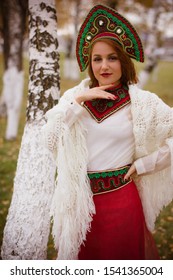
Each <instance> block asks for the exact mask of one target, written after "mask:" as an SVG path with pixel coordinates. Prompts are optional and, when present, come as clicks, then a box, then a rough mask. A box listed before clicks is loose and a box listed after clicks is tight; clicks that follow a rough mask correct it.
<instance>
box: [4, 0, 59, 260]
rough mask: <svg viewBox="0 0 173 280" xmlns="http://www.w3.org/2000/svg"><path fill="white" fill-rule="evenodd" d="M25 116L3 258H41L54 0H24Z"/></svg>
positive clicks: (46, 226)
mask: <svg viewBox="0 0 173 280" xmlns="http://www.w3.org/2000/svg"><path fill="white" fill-rule="evenodd" d="M29 42H30V46H29V58H30V70H29V71H30V72H29V94H28V104H27V121H26V125H25V129H24V134H23V138H22V143H21V148H20V152H19V157H18V164H17V170H16V176H15V179H14V191H13V196H12V201H11V205H10V208H9V213H8V216H7V222H6V226H5V229H4V236H3V244H2V252H1V255H2V259H15V260H17V259H18V260H22V259H25V260H28V259H46V256H47V243H48V236H49V231H50V213H49V211H50V203H51V199H52V195H53V191H54V178H55V163H54V160H53V158H52V155H51V153H50V152H49V151H48V150H46V149H45V148H44V146H43V144H42V139H41V128H42V125H43V124H44V123H45V120H44V114H45V112H46V111H47V110H48V109H50V108H51V107H53V106H54V105H55V104H56V103H57V102H58V99H59V61H58V58H59V56H58V50H57V49H58V41H57V22H56V9H55V3H54V0H44V1H43V0H30V1H29Z"/></svg>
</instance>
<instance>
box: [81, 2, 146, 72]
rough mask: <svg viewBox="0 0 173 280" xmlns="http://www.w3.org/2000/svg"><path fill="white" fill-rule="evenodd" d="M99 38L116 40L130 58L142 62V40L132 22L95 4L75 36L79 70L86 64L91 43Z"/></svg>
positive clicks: (83, 68) (111, 10)
mask: <svg viewBox="0 0 173 280" xmlns="http://www.w3.org/2000/svg"><path fill="white" fill-rule="evenodd" d="M100 38H110V39H112V40H115V41H117V42H118V43H119V44H120V45H121V46H122V48H123V50H124V51H125V52H126V53H127V54H128V55H129V56H130V57H131V58H134V59H136V60H137V61H140V62H144V51H143V47H142V42H141V39H140V37H139V35H138V33H137V32H136V30H135V28H134V27H133V26H132V24H131V23H130V22H129V21H128V20H127V19H126V18H124V17H123V16H122V15H120V14H119V13H118V12H116V11H115V10H113V9H111V8H109V7H106V6H103V5H96V6H94V7H93V8H92V9H91V10H90V12H89V13H88V15H87V17H86V18H85V20H84V22H83V24H82V25H81V28H80V30H79V34H78V37H77V44H76V56H77V60H78V63H79V67H80V70H81V71H84V70H85V69H86V68H87V66H88V63H89V52H90V47H91V45H92V43H93V42H95V41H96V40H98V39H100Z"/></svg>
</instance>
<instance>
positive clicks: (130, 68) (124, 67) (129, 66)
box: [88, 38, 138, 88]
mask: <svg viewBox="0 0 173 280" xmlns="http://www.w3.org/2000/svg"><path fill="white" fill-rule="evenodd" d="M99 41H101V42H102V41H104V42H105V43H107V44H108V45H110V46H112V47H113V48H114V49H115V51H116V53H117V55H118V59H119V60H120V63H121V71H122V76H121V79H120V82H121V84H122V85H125V86H128V85H129V84H136V83H137V82H138V79H137V75H136V70H135V66H134V63H133V61H132V60H131V58H130V57H129V56H128V55H127V54H126V53H125V52H124V51H123V48H122V47H121V45H120V44H119V43H117V42H116V41H115V40H112V39H107V38H102V39H99V40H97V41H96V42H99ZM96 42H94V43H93V44H92V46H91V50H90V58H89V65H88V74H89V77H90V79H91V83H90V87H91V88H92V87H95V86H97V85H98V81H97V80H96V78H95V76H94V73H93V70H92V66H91V54H92V49H93V46H94V44H95V43H96Z"/></svg>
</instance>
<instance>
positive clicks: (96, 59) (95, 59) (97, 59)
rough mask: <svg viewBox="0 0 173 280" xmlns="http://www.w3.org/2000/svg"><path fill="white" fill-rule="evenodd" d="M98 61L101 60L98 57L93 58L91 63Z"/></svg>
mask: <svg viewBox="0 0 173 280" xmlns="http://www.w3.org/2000/svg"><path fill="white" fill-rule="evenodd" d="M100 60H101V58H100V57H95V58H94V59H93V61H100Z"/></svg>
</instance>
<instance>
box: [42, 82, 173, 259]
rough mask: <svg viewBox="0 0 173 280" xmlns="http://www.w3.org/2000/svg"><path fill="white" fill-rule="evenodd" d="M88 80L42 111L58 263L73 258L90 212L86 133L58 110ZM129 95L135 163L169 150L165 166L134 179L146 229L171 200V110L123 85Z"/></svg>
mask: <svg viewBox="0 0 173 280" xmlns="http://www.w3.org/2000/svg"><path fill="white" fill-rule="evenodd" d="M88 81H89V80H88V79H85V80H83V81H82V82H81V83H80V84H79V85H78V86H76V87H74V88H72V89H70V90H68V91H67V92H65V93H64V95H63V97H62V98H61V99H60V102H59V104H58V105H57V106H55V107H54V108H53V109H51V110H49V111H48V112H47V113H46V118H47V124H46V125H45V126H44V127H43V133H44V141H45V145H46V146H47V147H48V148H49V149H50V150H51V151H52V152H53V153H54V154H55V158H56V164H57V173H58V176H57V179H56V186H55V193H54V197H53V203H52V209H51V216H52V218H53V229H52V232H53V237H54V243H55V247H56V248H57V250H58V259H77V256H78V252H79V249H80V246H81V244H82V243H83V242H84V240H85V239H86V233H87V231H88V230H90V223H91V221H92V216H93V214H94V213H95V207H94V203H93V199H92V193H91V189H90V184H89V181H88V177H87V158H88V155H87V146H86V133H87V131H86V130H85V128H84V127H83V126H82V124H81V122H80V118H78V119H76V121H75V123H74V124H72V125H71V126H70V127H68V126H67V124H66V123H65V121H64V111H65V110H64V108H65V107H66V105H67V104H68V103H69V102H72V101H73V99H74V94H75V93H76V92H79V91H84V90H85V89H86V88H88ZM129 93H130V97H131V105H132V106H131V112H132V118H133V131H134V137H135V159H138V158H140V157H143V156H145V155H147V154H149V153H151V152H153V151H155V150H156V149H157V148H158V147H159V146H162V145H164V144H165V143H168V145H169V146H170V150H171V156H172V157H171V158H172V162H171V167H169V168H166V169H164V170H163V171H159V172H157V173H155V174H152V175H145V176H138V177H136V178H134V180H135V182H136V184H137V187H138V190H139V194H140V197H141V201H142V205H143V209H144V215H145V219H146V223H147V226H148V228H149V230H151V231H152V230H153V229H154V224H155V220H156V217H157V216H158V214H159V213H160V211H161V209H162V208H163V206H164V205H167V204H168V203H169V202H171V200H172V198H173V109H171V108H170V107H169V106H167V105H166V104H165V103H163V102H162V100H161V99H159V98H158V96H156V95H155V94H151V93H150V92H147V91H144V90H140V89H139V88H138V87H137V86H136V85H131V86H130V87H129ZM171 137H172V138H171ZM171 171H172V173H171ZM171 175H172V180H171Z"/></svg>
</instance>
